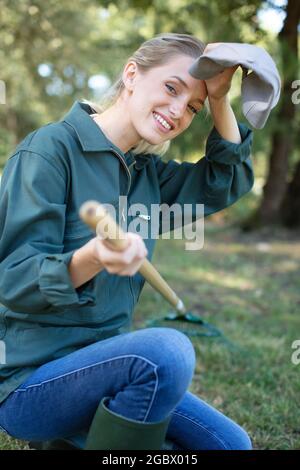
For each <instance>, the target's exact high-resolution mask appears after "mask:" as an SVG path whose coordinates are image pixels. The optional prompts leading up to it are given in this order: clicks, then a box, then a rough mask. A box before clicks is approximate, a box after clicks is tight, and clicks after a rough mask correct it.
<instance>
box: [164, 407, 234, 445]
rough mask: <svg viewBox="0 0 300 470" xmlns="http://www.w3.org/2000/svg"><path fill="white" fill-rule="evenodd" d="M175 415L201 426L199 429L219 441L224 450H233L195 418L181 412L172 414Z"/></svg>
mask: <svg viewBox="0 0 300 470" xmlns="http://www.w3.org/2000/svg"><path fill="white" fill-rule="evenodd" d="M172 414H173V415H178V416H180V417H182V418H186V419H187V420H189V421H192V423H194V424H196V426H199V428H201V429H204V430H205V431H206V432H208V433H209V434H210V435H211V436H213V437H214V438H215V439H216V440H217V441H219V442H220V443H221V444H222V446H223V447H224V450H226V449H228V447H229V449H230V450H231V446H230V445H228V444H226V442H225V441H223V440H222V439H220V438H219V437H218V436H217V435H216V434H215V433H214V432H212V431H211V430H210V429H208V428H207V427H206V426H203V424H201V423H200V422H199V421H198V420H196V419H195V418H191V417H190V416H187V415H185V414H183V413H181V412H179V411H173V413H172Z"/></svg>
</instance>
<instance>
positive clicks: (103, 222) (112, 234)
mask: <svg viewBox="0 0 300 470" xmlns="http://www.w3.org/2000/svg"><path fill="white" fill-rule="evenodd" d="M79 216H80V218H81V219H82V220H83V221H84V222H85V223H86V224H87V225H88V226H89V227H90V228H91V229H92V230H94V231H95V232H96V234H97V235H100V236H101V238H104V239H105V240H106V242H108V243H109V244H111V245H112V247H113V248H114V249H119V250H123V249H125V248H126V246H127V244H128V241H127V239H126V238H125V233H124V232H123V230H122V229H121V227H120V226H119V225H118V224H117V223H116V222H115V221H114V219H113V218H112V217H111V215H110V214H109V213H108V212H107V210H106V209H105V207H104V206H102V205H101V204H100V203H99V202H97V201H86V202H85V203H84V204H82V206H81V207H80V210H79ZM139 272H140V274H141V275H142V276H143V277H144V278H145V279H146V281H148V282H149V284H150V285H151V286H152V287H153V288H154V289H155V290H156V291H157V292H159V293H160V294H161V295H162V296H163V297H164V298H165V299H166V300H167V301H168V302H169V303H170V304H171V305H172V306H173V307H174V308H175V309H176V310H177V311H178V312H181V313H185V312H186V309H185V306H184V304H183V302H182V300H181V299H180V298H179V297H178V296H177V295H176V294H175V292H174V291H173V289H171V287H170V286H169V285H168V283H167V282H166V281H165V280H164V279H163V278H162V277H161V275H160V274H159V272H158V271H157V270H156V269H155V267H154V266H153V265H152V264H151V263H150V261H149V260H148V259H147V258H146V259H144V261H143V263H142V265H141V267H140V269H139Z"/></svg>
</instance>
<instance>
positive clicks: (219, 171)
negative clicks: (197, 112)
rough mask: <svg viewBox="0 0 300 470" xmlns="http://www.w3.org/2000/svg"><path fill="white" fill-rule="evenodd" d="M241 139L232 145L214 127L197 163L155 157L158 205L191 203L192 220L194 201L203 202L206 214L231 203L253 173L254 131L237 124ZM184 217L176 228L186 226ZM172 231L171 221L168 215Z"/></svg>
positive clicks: (246, 187)
mask: <svg viewBox="0 0 300 470" xmlns="http://www.w3.org/2000/svg"><path fill="white" fill-rule="evenodd" d="M239 130H240V134H241V140H242V142H241V143H240V144H235V143H233V142H229V141H227V140H225V139H223V138H222V137H221V136H220V134H219V133H218V131H217V130H216V128H215V127H214V128H213V129H212V131H211V133H210V134H209V136H208V139H207V143H206V152H205V156H204V157H203V158H201V159H200V160H198V162H196V163H190V162H183V163H177V162H176V161H174V160H170V161H168V162H163V161H162V160H161V158H160V157H158V156H155V157H156V171H157V175H158V180H159V185H160V193H161V204H168V206H171V205H173V204H179V205H180V206H183V205H184V204H190V205H191V206H190V207H191V208H192V209H191V211H192V214H191V217H190V219H189V220H188V222H185V223H191V222H194V221H195V220H197V218H199V215H198V214H199V212H197V211H196V204H203V205H204V207H203V209H204V211H203V215H204V216H205V217H206V216H208V215H210V214H213V213H215V212H218V211H220V210H222V209H224V208H225V207H228V206H230V205H232V204H233V203H234V202H236V201H237V200H238V199H239V198H240V197H242V196H243V195H244V194H246V193H247V192H248V191H250V189H251V188H252V186H253V183H254V174H253V168H252V162H251V157H250V153H251V145H252V140H253V132H252V131H251V130H250V129H249V128H248V127H247V126H246V125H244V124H239ZM161 220H162V217H160V230H159V233H160V234H161V233H162V227H161ZM185 223H184V219H183V218H181V219H180V221H179V222H178V218H177V221H176V227H175V228H178V227H180V226H183V225H185ZM170 227H171V230H174V220H172V214H171V225H170Z"/></svg>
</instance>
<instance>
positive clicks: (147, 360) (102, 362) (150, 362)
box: [14, 354, 157, 393]
mask: <svg viewBox="0 0 300 470" xmlns="http://www.w3.org/2000/svg"><path fill="white" fill-rule="evenodd" d="M126 357H137V358H138V359H142V360H143V361H145V362H148V363H149V364H151V366H153V367H154V368H155V369H156V368H157V364H155V363H154V362H152V361H149V359H146V358H144V357H142V356H139V355H137V354H125V355H123V356H117V357H114V358H112V359H106V360H105V361H100V362H95V363H94V364H90V365H88V366H86V367H81V368H80V369H74V370H72V371H71V372H67V373H66V374H62V375H58V376H57V377H52V378H51V379H48V380H43V381H42V382H40V383H38V384H32V385H28V386H27V387H26V388H18V389H17V390H15V391H14V393H17V392H26V391H27V390H28V389H29V388H34V387H39V386H40V385H43V384H45V383H48V382H52V381H53V380H57V379H61V378H63V377H67V376H68V375H71V374H75V373H76V372H80V371H82V370H86V369H89V368H91V367H95V366H99V365H100V364H105V362H111V361H115V360H117V359H123V358H126Z"/></svg>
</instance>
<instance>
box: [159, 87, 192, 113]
mask: <svg viewBox="0 0 300 470" xmlns="http://www.w3.org/2000/svg"><path fill="white" fill-rule="evenodd" d="M166 87H167V88H168V90H169V91H170V90H174V91H175V93H176V90H175V88H173V87H172V86H171V85H168V84H167V83H166ZM190 109H191V111H192V112H193V113H194V114H198V111H197V109H196V108H194V106H190Z"/></svg>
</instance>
